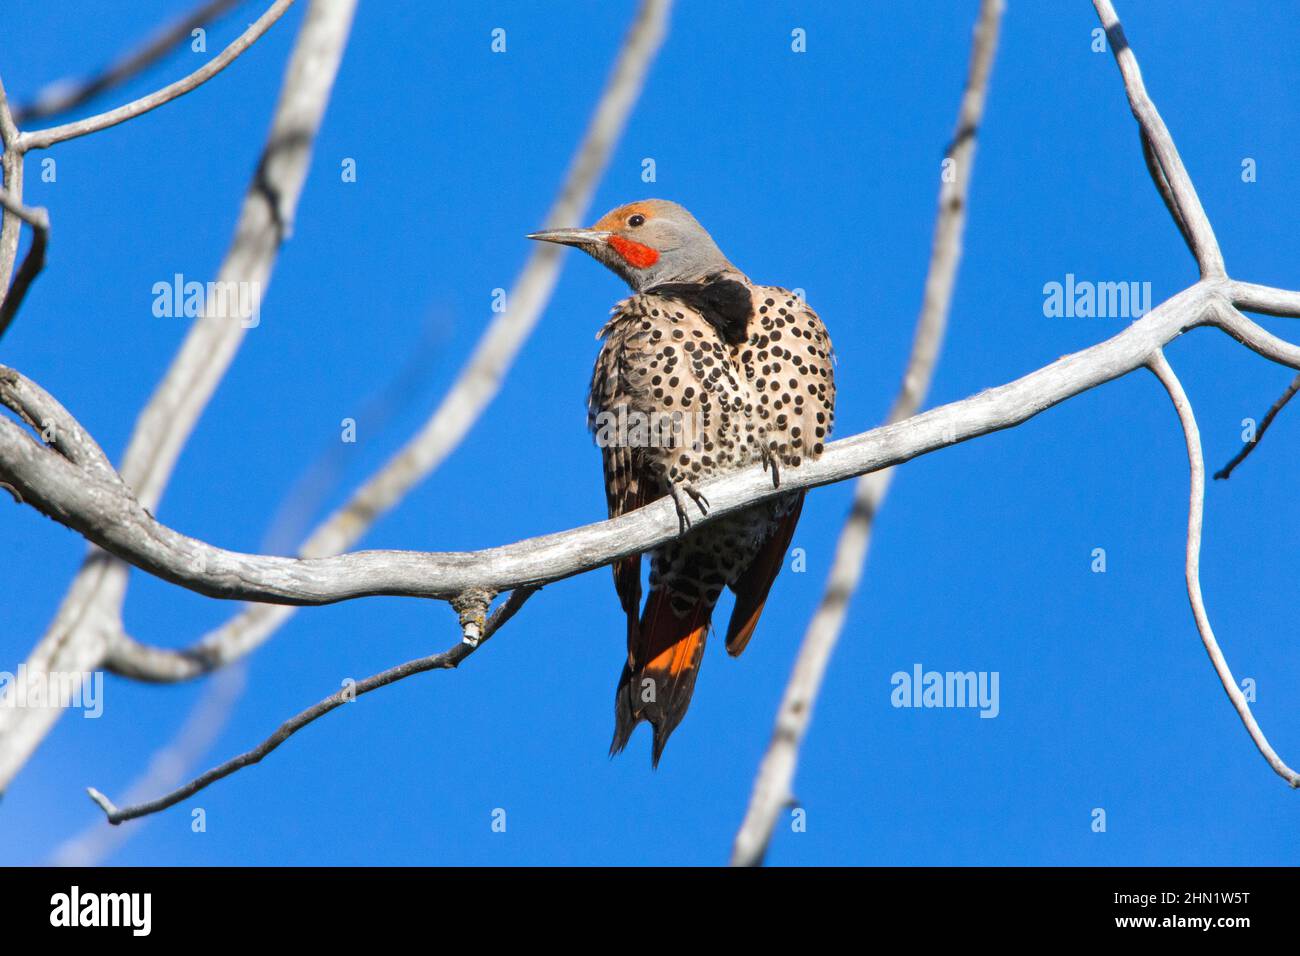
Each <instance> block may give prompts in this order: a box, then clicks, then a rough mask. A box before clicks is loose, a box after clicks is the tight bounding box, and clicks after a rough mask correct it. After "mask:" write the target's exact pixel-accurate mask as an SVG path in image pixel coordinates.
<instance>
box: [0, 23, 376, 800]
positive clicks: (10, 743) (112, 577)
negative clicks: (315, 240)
mask: <svg viewBox="0 0 1300 956" xmlns="http://www.w3.org/2000/svg"><path fill="white" fill-rule="evenodd" d="M355 6H356V3H355V0H313V2H312V3H311V5H310V6H309V7H308V10H307V12H306V15H305V16H304V17H303V22H302V26H301V27H300V29H299V33H298V38H297V40H296V41H295V44H294V49H293V52H292V54H291V55H290V58H289V64H288V66H287V68H286V70H285V77H284V81H283V83H282V85H281V90H280V98H279V102H278V103H277V105H276V109H275V117H274V119H273V120H272V122H271V130H270V133H269V135H268V138H267V142H266V145H265V147H264V149H263V152H262V157H261V162H260V163H259V165H258V169H257V172H256V174H255V175H254V177H253V181H252V182H251V183H250V185H249V189H248V193H247V195H246V197H245V199H244V203H243V207H242V209H241V210H240V215H239V221H238V223H237V224H236V226H235V234H234V238H233V240H232V242H231V246H230V249H229V251H228V252H227V255H226V258H225V261H224V262H223V263H222V266H221V271H220V273H219V279H221V280H222V281H223V282H228V283H247V287H248V288H251V289H253V290H255V292H256V293H257V294H256V296H255V298H256V299H257V301H258V302H260V301H261V296H262V294H264V292H265V288H266V284H267V282H268V280H269V277H270V274H271V268H272V266H273V264H274V262H275V258H276V254H277V252H278V251H279V247H280V243H281V241H282V239H283V238H284V236H285V234H286V232H287V229H288V227H289V223H290V222H291V220H292V218H293V214H294V210H295V209H296V207H297V202H298V197H299V194H300V193H301V190H302V183H303V180H304V178H305V176H306V172H307V168H308V165H309V161H310V157H311V146H312V143H313V142H314V140H315V135H316V131H317V129H318V128H319V126H320V121H321V117H322V116H323V114H324V110H325V104H326V103H327V102H328V101H329V94H330V90H331V89H332V87H333V84H334V77H335V76H336V74H337V71H338V64H339V62H340V60H341V58H342V54H343V49H344V48H345V47H346V45H347V38H348V35H349V32H350V28H351V23H352V14H353V12H354V10H355ZM5 155H6V156H10V155H16V154H14V153H6V154H5ZM19 159H20V160H21V157H19ZM17 168H18V170H19V171H21V162H19V164H18V166H17ZM6 218H8V217H6ZM3 251H4V250H3V244H2V243H0V265H2V264H3ZM244 326H245V323H243V322H241V321H237V320H232V319H231V318H230V317H225V316H223V315H221V314H220V312H219V311H218V310H216V309H209V310H207V311H206V312H205V313H204V315H203V316H202V317H200V318H199V319H197V320H196V321H195V322H194V324H193V325H192V326H191V328H190V331H189V333H188V334H187V336H186V339H185V342H184V344H183V345H182V346H181V349H180V352H179V353H178V354H177V356H176V358H175V359H174V360H173V362H172V365H171V367H170V368H169V369H168V372H167V374H166V376H165V377H164V379H163V381H162V382H161V383H160V385H159V386H158V389H157V390H156V391H155V392H154V394H153V396H152V397H151V398H150V400H149V404H148V405H147V406H146V407H145V409H144V410H143V411H142V412H141V414H140V417H139V419H138V420H137V422H136V425H135V430H134V432H133V433H132V437H131V442H130V444H129V446H128V448H127V452H126V456H125V459H124V461H123V465H122V475H123V476H125V477H126V479H127V481H128V482H129V484H130V485H131V487H132V488H134V489H135V490H136V492H137V494H138V495H139V500H140V501H141V502H143V503H144V507H146V508H149V509H151V510H152V509H153V508H156V507H157V502H158V500H159V498H160V497H161V495H162V491H163V489H164V488H165V487H166V484H167V481H168V479H169V478H170V476H171V472H172V468H173V466H174V465H175V462H176V458H177V456H178V455H179V453H180V449H181V447H182V446H183V445H184V443H185V440H186V439H187V438H188V436H189V434H190V432H191V431H192V430H193V428H194V426H195V424H196V422H197V421H198V418H199V415H200V414H202V411H203V409H204V407H205V406H206V404H207V402H208V400H209V399H210V398H211V396H212V393H213V391H214V390H215V389H216V387H217V384H218V383H219V382H220V381H221V377H222V375H223V374H224V373H225V370H226V368H227V367H228V365H229V363H230V361H231V359H232V358H233V356H234V354H235V351H236V350H237V349H238V347H239V343H240V342H241V341H242V338H243V335H244V333H245V331H246V330H245V327H244ZM126 584H127V567H126V565H124V564H122V563H121V562H119V561H114V560H112V559H110V558H109V557H108V556H107V555H105V554H104V553H103V552H100V551H95V550H92V552H91V554H90V555H89V557H88V558H87V559H86V562H85V564H83V565H82V568H81V570H80V571H79V572H78V574H77V577H76V579H75V580H74V581H73V583H72V586H71V587H70V588H69V590H68V593H67V595H66V596H65V597H64V600H63V603H62V604H61V605H60V607H59V610H58V612H57V614H56V616H55V618H54V621H53V622H52V623H51V624H50V627H49V628H48V629H47V631H46V633H45V634H44V636H43V637H42V638H41V640H40V641H39V642H38V643H37V645H36V647H35V648H34V649H33V651H32V652H31V654H30V655H29V656H28V659H27V661H26V667H27V672H28V673H29V674H43V673H49V672H50V671H60V672H64V673H66V674H69V675H77V674H81V673H83V672H85V671H88V670H92V669H94V668H96V667H99V666H101V664H102V663H103V659H104V654H105V653H106V650H107V647H108V645H109V643H110V642H112V641H115V640H118V639H119V636H120V634H121V630H122V623H121V608H122V602H123V600H124V597H125V593H126ZM70 683H71V682H70V681H64V682H63V683H62V684H61V686H65V687H69V685H70ZM70 690H71V688H70V687H69V692H70ZM8 693H9V692H8V691H6V693H5V694H0V792H3V791H4V789H5V788H6V787H7V786H8V784H9V781H10V780H12V779H13V776H14V774H16V773H17V772H18V770H19V768H21V767H22V765H23V764H24V763H25V762H26V760H27V758H28V757H29V756H30V755H31V753H32V751H33V750H34V749H35V748H36V746H37V745H38V744H39V742H40V740H41V739H42V738H43V737H44V735H45V734H46V733H47V732H48V731H49V728H50V727H51V726H52V725H53V723H54V721H55V720H57V719H58V716H59V714H60V713H61V711H60V710H59V708H56V707H44V708H19V707H14V706H12V705H6V702H7V697H8Z"/></svg>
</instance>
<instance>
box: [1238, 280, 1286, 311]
mask: <svg viewBox="0 0 1300 956" xmlns="http://www.w3.org/2000/svg"><path fill="white" fill-rule="evenodd" d="M1228 295H1229V298H1231V299H1232V304H1233V305H1235V306H1236V307H1237V308H1239V309H1244V310H1245V311H1247V312H1261V313H1263V314H1264V315H1277V316H1281V317H1282V318H1288V319H1296V318H1300V292H1292V291H1290V290H1288V289H1275V288H1273V287H1272V286H1266V285H1256V284H1255V283H1253V282H1240V281H1238V280H1236V279H1233V280H1232V283H1231V286H1230V288H1229V292H1228Z"/></svg>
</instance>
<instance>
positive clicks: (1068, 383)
mask: <svg viewBox="0 0 1300 956" xmlns="http://www.w3.org/2000/svg"><path fill="white" fill-rule="evenodd" d="M1224 289H1225V283H1223V282H1221V281H1202V282H1199V283H1197V284H1196V285H1195V286H1192V287H1191V288H1189V289H1185V290H1183V291H1182V292H1180V293H1179V294H1178V295H1176V296H1174V297H1173V298H1171V299H1168V300H1166V301H1165V302H1163V303H1161V304H1160V305H1159V306H1157V307H1156V308H1155V309H1153V310H1152V311H1151V312H1150V313H1148V314H1147V315H1146V316H1144V317H1143V318H1142V319H1140V320H1138V321H1136V322H1134V323H1132V324H1131V325H1129V326H1128V327H1127V328H1125V329H1124V330H1123V331H1121V332H1120V333H1119V334H1117V335H1115V336H1114V337H1112V338H1110V339H1107V340H1106V341H1104V342H1101V343H1099V344H1097V345H1094V346H1092V347H1090V348H1087V349H1083V350H1082V351H1079V352H1075V353H1073V354H1071V355H1067V356H1064V357H1063V358H1060V359H1058V360H1057V361H1055V362H1053V363H1051V364H1050V365H1047V366H1045V367H1043V368H1041V369H1038V370H1037V371H1034V372H1031V373H1030V374H1028V375H1025V376H1023V377H1022V378H1019V379H1016V380H1015V381H1013V382H1008V383H1007V384H1005V385H1000V386H998V387H996V388H991V389H986V390H985V391H982V392H980V393H978V394H976V395H973V396H971V397H969V398H966V399H963V400H961V401H958V402H953V403H951V404H948V405H944V406H942V407H940V408H936V409H932V410H930V411H928V412H924V413H922V414H919V415H915V416H913V417H911V418H908V419H906V420H905V421H902V422H897V423H894V424H890V425H884V426H881V427H879V428H875V429H872V430H871V431H868V432H864V433H862V434H860V435H854V436H852V437H849V438H844V439H840V440H839V441H837V442H834V443H832V444H831V445H829V446H828V447H827V449H826V452H825V454H823V456H822V457H821V458H819V459H817V460H816V461H811V462H805V463H804V464H803V465H801V466H799V467H798V468H792V469H789V470H788V471H787V472H786V473H784V474H783V475H782V479H783V480H782V484H781V488H780V489H774V488H773V487H772V483H771V478H770V476H769V475H767V474H766V473H764V471H763V470H762V468H761V466H755V467H754V468H750V469H746V470H744V471H740V472H735V473H733V474H729V475H726V476H724V477H720V478H717V479H713V480H711V481H709V482H708V483H706V484H705V485H704V486H703V487H702V488H701V490H702V491H704V492H705V493H706V494H707V496H708V499H709V501H710V502H711V504H712V507H711V508H710V512H709V515H708V516H701V517H700V518H698V519H697V521H696V525H697V526H698V525H701V524H704V523H706V522H708V521H712V520H716V519H717V518H718V517H721V516H722V515H726V514H730V513H731V512H733V511H737V510H739V509H741V508H745V507H748V506H750V505H753V504H756V503H758V502H760V501H765V500H767V499H768V498H772V497H774V496H775V495H777V494H781V493H785V492H789V491H797V490H799V489H800V488H811V487H815V486H818V485H824V484H830V483H832V482H836V481H844V480H846V479H848V478H853V477H856V476H858V475H861V474H865V473H867V472H869V471H876V470H879V469H881V468H885V467H888V466H890V465H896V464H899V463H901V462H904V461H908V460H910V459H912V458H915V457H917V456H918V455H923V454H927V453H929V452H931V451H935V450H936V449H939V448H943V447H946V446H948V445H951V444H953V443H954V442H960V441H966V440H968V439H970V438H975V437H978V436H980V435H985V434H988V433H989V432H993V431H999V430H1001V429H1004V428H1010V427H1013V426H1015V425H1018V424H1020V423H1022V422H1025V421H1027V420H1029V419H1030V418H1032V417H1034V416H1035V415H1037V414H1038V413H1039V412H1041V411H1043V410H1044V409H1047V408H1050V407H1052V406H1053V405H1056V404H1057V403H1059V402H1062V401H1064V400H1066V399H1067V398H1070V397H1072V396H1074V395H1077V394H1079V393H1081V392H1084V391H1087V390H1088V389H1090V388H1093V387H1095V386H1097V385H1100V384H1102V383H1103V382H1107V381H1110V380H1112V379H1114V378H1117V377H1119V376H1121V375H1125V374H1127V373H1128V372H1131V371H1132V370H1134V369H1135V368H1140V367H1142V366H1143V365H1145V364H1146V362H1147V360H1148V358H1149V357H1150V356H1151V355H1152V354H1153V353H1154V351H1155V350H1156V349H1157V348H1159V347H1160V346H1162V345H1164V344H1166V343H1167V342H1169V341H1171V340H1173V339H1174V338H1176V337H1178V336H1179V335H1181V334H1182V332H1183V331H1185V330H1186V329H1189V328H1192V327H1194V326H1197V325H1202V324H1209V325H1217V326H1221V327H1225V328H1227V327H1228V326H1229V324H1231V334H1233V335H1234V336H1237V337H1239V338H1241V339H1242V341H1244V342H1246V344H1247V345H1250V346H1251V347H1252V348H1257V349H1258V350H1260V351H1261V353H1263V354H1268V353H1269V352H1270V351H1271V352H1275V353H1277V356H1276V360H1278V361H1284V362H1286V363H1287V364H1290V365H1291V366H1292V367H1300V348H1298V347H1296V346H1290V345H1287V343H1284V342H1281V341H1280V340H1277V339H1275V338H1273V337H1272V336H1270V335H1269V334H1268V333H1267V332H1264V330H1262V329H1259V328H1258V327H1257V326H1255V325H1254V324H1253V323H1251V322H1250V321H1249V320H1248V319H1246V318H1245V317H1244V316H1242V315H1241V314H1240V313H1239V312H1236V311H1235V310H1233V309H1231V307H1229V306H1228V305H1227V304H1226V298H1225V296H1224ZM1270 340H1271V341H1270ZM3 374H5V375H9V376H17V373H16V372H13V371H12V370H5V371H4V373H3ZM18 378H19V379H21V376H18ZM27 384H28V385H29V386H30V387H31V388H33V389H35V388H37V387H36V386H35V385H34V384H32V383H30V382H28V383H27ZM0 398H3V393H0ZM64 424H65V425H66V426H67V427H69V428H77V427H79V426H77V425H76V424H75V422H66V423H64ZM60 427H62V426H60ZM0 480H3V481H5V482H6V483H8V484H9V485H11V486H12V487H13V488H15V489H16V490H17V491H18V492H19V493H20V494H21V495H22V497H23V499H24V502H25V503H27V504H30V505H32V506H33V507H36V508H38V509H39V510H40V511H42V512H43V513H45V514H47V515H49V516H50V517H53V518H55V519H56V520H57V521H59V522H60V523H62V524H65V525H67V526H68V527H70V528H73V529H75V530H76V531H78V532H80V533H81V534H82V535H83V536H85V537H86V538H88V539H89V540H90V541H92V542H94V543H96V544H98V545H100V546H101V547H103V548H104V549H105V550H108V551H110V552H111V553H113V554H116V555H118V556H120V557H122V558H123V559H125V560H127V561H130V562H131V563H132V564H135V565H136V566H137V567H140V568H142V569H144V570H145V571H148V572H149V573H151V574H154V575H157V576H158V577H161V578H163V579H165V580H168V581H171V582H172V583H174V584H179V585H181V586H182V587H186V588H189V589H190V590H194V591H198V592H199V593H201V594H206V595H208V596H210V597H220V598H228V599H239V600H246V601H261V602H266V603H275V604H326V603H332V602H336V601H345V600H351V599H354V598H359V597H366V596H372V595H381V594H382V595H395V596H404V597H423V598H437V599H441V600H449V599H451V598H452V597H455V596H456V595H458V594H461V593H464V592H466V591H472V590H482V591H492V592H502V591H507V590H510V589H513V588H516V587H521V586H525V585H538V584H545V583H548V582H550V581H556V580H560V579H562V578H566V577H569V576H571V575H574V574H578V573H580V572H583V571H588V570H591V569H592V568H595V567H599V566H601V565H604V564H607V563H608V562H610V561H612V560H615V559H617V558H621V557H626V556H628V555H631V554H636V553H640V552H643V551H646V550H648V549H650V548H652V547H654V546H656V545H658V544H662V543H663V542H665V541H668V540H670V539H671V538H674V537H676V536H677V534H678V522H677V516H676V512H675V509H674V508H673V504H672V502H671V501H670V500H669V499H666V498H665V499H661V500H659V501H657V502H654V503H652V504H650V505H647V506H646V507H644V508H641V509H639V510H637V511H634V512H631V513H629V514H626V515H622V516H620V517H618V518H614V519H611V520H609V521H602V522H599V523H596V524H591V525H586V526H584V527H582V528H577V529H574V530H572V531H568V532H563V533H559V534H551V535H545V536H543V537H539V538H530V539H528V540H525V541H521V542H518V543H516V544H513V545H506V546H503V547H496V548H489V549H486V550H483V551H474V552H444V553H426V552H412V551H357V552H351V553H348V554H342V555H338V556H334V557H324V558H285V557H276V556H267V555H250V554H241V553H237V552H233V551H226V550H223V549H221V548H217V547H213V546H212V545H210V544H207V543H205V542H202V541H199V540H196V539H194V538H190V537H187V536H185V535H182V534H180V533H178V532H176V531H174V530H173V529H171V528H168V527H166V526H165V525H162V524H161V523H159V522H158V521H157V519H155V518H154V517H153V515H152V514H150V513H149V512H148V510H146V509H145V508H144V507H142V506H141V504H140V502H139V501H138V500H137V499H136V498H135V497H134V496H133V495H132V494H131V493H130V491H129V489H128V488H127V487H126V486H125V485H123V484H122V483H121V482H115V481H112V480H105V479H102V478H100V477H99V476H98V475H97V474H96V473H95V472H94V471H93V470H87V469H84V468H79V467H78V466H77V465H76V464H74V463H73V462H70V461H68V460H67V459H65V458H63V457H61V456H60V455H58V454H52V453H51V452H50V451H49V450H47V449H44V448H41V447H40V446H39V445H38V444H36V443H35V442H33V441H32V440H31V439H30V438H29V437H28V436H27V435H26V434H25V433H24V432H23V431H22V429H21V428H20V427H19V426H18V425H16V424H15V423H14V422H12V421H7V420H2V419H0ZM3 739H4V738H3V737H0V741H3Z"/></svg>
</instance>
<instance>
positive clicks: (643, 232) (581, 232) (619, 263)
mask: <svg viewBox="0 0 1300 956" xmlns="http://www.w3.org/2000/svg"><path fill="white" fill-rule="evenodd" d="M528 238H529V239H540V240H543V241H545V242H558V243H561V244H563V245H566V246H576V247H577V248H579V249H581V250H582V251H583V252H585V253H587V254H588V255H590V256H591V257H592V258H594V259H596V260H598V261H600V262H603V263H604V264H605V265H606V266H608V267H609V268H610V269H612V270H613V271H614V272H616V273H618V274H619V275H620V276H621V277H622V278H623V279H624V281H626V282H627V284H628V285H630V286H631V287H632V289H633V291H635V292H641V291H643V290H645V289H649V288H652V287H653V286H656V285H659V284H661V283H664V282H691V281H694V280H696V279H701V278H703V277H704V276H707V275H710V274H712V273H715V272H721V271H723V270H732V269H733V268H734V267H733V266H732V265H731V263H729V262H728V261H727V257H726V256H724V255H723V254H722V250H720V249H719V248H718V246H717V243H715V242H714V241H713V237H712V236H710V235H709V234H708V232H706V231H705V229H704V227H703V226H701V225H700V224H699V223H698V222H696V221H695V217H694V216H692V215H691V214H690V213H689V212H687V211H686V210H685V209H684V208H683V207H681V206H679V205H677V203H675V202H668V201H667V200H665V199H642V200H640V201H638V202H633V203H628V204H627V205H626V206H619V207H618V208H617V209H614V210H612V211H610V212H608V213H606V214H605V215H604V216H602V217H601V218H600V220H599V221H598V222H597V223H596V224H595V225H594V226H592V227H591V228H590V229H547V230H545V231H543V232H534V233H532V234H531V235H530V236H528Z"/></svg>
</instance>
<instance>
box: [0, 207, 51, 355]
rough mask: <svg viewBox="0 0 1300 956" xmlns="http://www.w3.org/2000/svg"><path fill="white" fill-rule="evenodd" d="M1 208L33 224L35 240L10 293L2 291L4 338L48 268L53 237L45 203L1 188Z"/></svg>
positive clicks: (0, 316) (0, 325)
mask: <svg viewBox="0 0 1300 956" xmlns="http://www.w3.org/2000/svg"><path fill="white" fill-rule="evenodd" d="M0 207H3V208H4V211H5V212H6V213H7V214H8V215H11V216H16V217H17V218H18V219H21V220H22V221H23V222H25V223H27V224H28V225H29V226H31V227H32V242H31V245H29V246H28V247H27V255H25V256H23V264H22V265H21V266H19V267H18V271H17V272H16V273H14V279H13V285H11V286H10V287H9V290H8V291H7V292H4V291H2V290H0V338H3V337H4V334H5V332H7V331H8V330H9V326H10V324H11V323H12V322H13V320H14V316H16V315H17V314H18V310H19V309H20V308H21V307H22V304H23V299H24V298H25V297H26V296H27V290H28V289H29V288H31V285H32V282H34V281H35V280H36V277H37V276H38V275H40V272H41V270H42V269H44V268H45V249H46V246H47V245H48V244H49V240H50V214H49V212H48V211H47V210H46V209H45V208H44V207H41V206H24V205H23V204H22V203H20V202H17V201H15V200H14V198H13V197H12V196H10V195H9V194H8V192H6V191H5V190H3V189H0Z"/></svg>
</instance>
